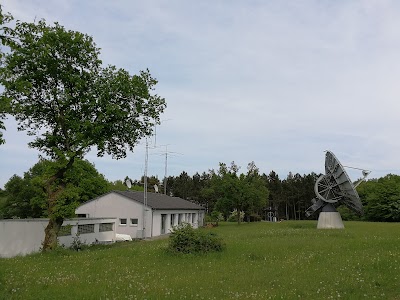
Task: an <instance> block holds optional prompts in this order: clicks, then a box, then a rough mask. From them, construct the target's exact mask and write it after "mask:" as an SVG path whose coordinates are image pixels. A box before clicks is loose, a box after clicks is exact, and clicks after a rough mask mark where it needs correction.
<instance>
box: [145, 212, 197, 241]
mask: <svg viewBox="0 0 400 300" xmlns="http://www.w3.org/2000/svg"><path fill="white" fill-rule="evenodd" d="M202 214H203V211H198V210H154V211H153V228H152V235H153V236H158V235H161V234H168V233H170V232H171V230H172V227H173V226H176V225H178V224H180V223H183V222H185V223H189V224H191V225H192V227H193V228H198V227H199V226H202V224H203V222H202V220H201V219H200V218H201V215H202ZM162 215H165V217H164V232H162V228H163V226H162V222H161V221H162V220H163V217H162Z"/></svg>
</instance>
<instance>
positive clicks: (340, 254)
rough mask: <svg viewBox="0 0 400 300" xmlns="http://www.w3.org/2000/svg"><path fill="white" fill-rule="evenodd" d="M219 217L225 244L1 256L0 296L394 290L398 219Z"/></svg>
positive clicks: (399, 259)
mask: <svg viewBox="0 0 400 300" xmlns="http://www.w3.org/2000/svg"><path fill="white" fill-rule="evenodd" d="M345 226H346V229H345V230H317V229H316V221H286V222H282V223H264V222H262V223H252V224H242V225H240V226H238V225H236V224H234V223H223V224H221V225H220V226H219V227H217V228H212V229H202V230H213V231H214V232H216V233H217V234H218V235H219V236H221V237H223V239H224V241H225V242H226V250H225V251H224V252H221V253H211V254H207V255H172V254H169V253H167V252H166V251H165V248H166V245H167V242H168V240H167V239H162V240H154V241H136V242H127V243H118V244H115V245H111V246H96V247H92V248H90V249H88V250H84V251H81V252H73V251H70V250H61V251H57V252H54V253H48V254H40V253H38V254H34V255H30V256H26V257H16V258H11V259H0V299H400V224H399V223H367V222H345Z"/></svg>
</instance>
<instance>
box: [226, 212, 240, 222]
mask: <svg viewBox="0 0 400 300" xmlns="http://www.w3.org/2000/svg"><path fill="white" fill-rule="evenodd" d="M239 216H240V222H243V220H244V211H240V215H239ZM227 221H228V222H237V210H236V209H235V210H233V211H232V212H231V215H230V216H229V218H228V220H227Z"/></svg>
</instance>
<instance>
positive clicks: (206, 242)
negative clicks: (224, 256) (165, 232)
mask: <svg viewBox="0 0 400 300" xmlns="http://www.w3.org/2000/svg"><path fill="white" fill-rule="evenodd" d="M224 247H225V245H224V243H223V241H222V239H221V238H219V237H218V236H217V235H216V234H215V233H213V232H209V231H204V230H195V229H193V228H192V226H190V224H187V223H182V224H181V225H178V226H175V227H174V228H173V230H172V232H171V235H170V237H169V243H168V250H169V251H170V252H173V253H207V252H212V251H222V250H223V249H224Z"/></svg>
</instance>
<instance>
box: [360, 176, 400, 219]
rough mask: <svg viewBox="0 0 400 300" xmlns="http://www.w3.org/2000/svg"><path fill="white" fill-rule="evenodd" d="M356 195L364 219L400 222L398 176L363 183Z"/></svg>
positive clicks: (399, 181) (399, 177) (399, 179)
mask: <svg viewBox="0 0 400 300" xmlns="http://www.w3.org/2000/svg"><path fill="white" fill-rule="evenodd" d="M358 193H359V195H360V198H361V200H362V202H363V205H364V210H365V218H366V219H367V220H370V221H384V222H399V221H400V176H399V175H393V174H388V175H386V176H385V177H382V178H379V179H377V180H376V179H375V180H369V181H367V182H363V183H361V184H360V186H359V187H358Z"/></svg>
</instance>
